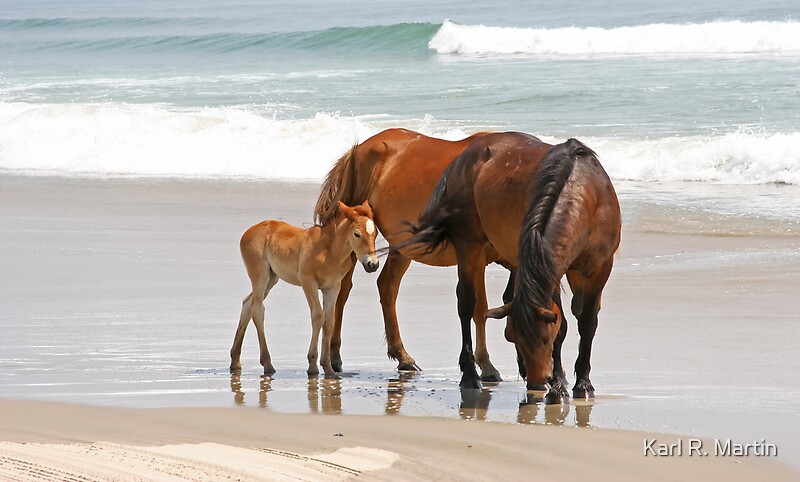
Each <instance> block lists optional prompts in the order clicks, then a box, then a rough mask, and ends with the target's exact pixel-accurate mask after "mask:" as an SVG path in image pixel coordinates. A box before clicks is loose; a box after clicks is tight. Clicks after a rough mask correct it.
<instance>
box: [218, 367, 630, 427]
mask: <svg viewBox="0 0 800 482" xmlns="http://www.w3.org/2000/svg"><path fill="white" fill-rule="evenodd" d="M230 380H231V393H232V395H233V401H234V403H235V404H237V405H245V406H260V407H263V408H267V409H269V410H272V411H275V412H280V413H325V414H349V415H405V416H435V417H448V418H462V419H466V420H489V421H496V422H505V423H522V424H547V425H568V426H579V427H591V426H592V420H591V417H592V410H593V408H594V406H595V405H596V404H598V403H600V404H602V403H603V400H604V399H606V398H608V399H609V400H610V399H612V398H614V397H603V396H599V397H598V399H596V400H572V399H566V400H563V401H561V402H559V403H547V402H546V401H545V396H544V395H545V394H544V392H537V391H529V390H526V389H525V385H524V382H521V381H510V382H501V383H491V384H490V383H486V384H484V387H483V388H482V389H480V390H474V389H465V390H461V389H459V388H458V381H457V380H455V379H451V378H447V377H441V376H436V375H431V374H428V373H426V372H401V373H399V374H398V373H396V372H395V373H390V372H387V373H369V372H351V373H344V374H343V376H342V378H341V379H325V378H321V377H311V378H308V377H307V376H306V374H305V373H304V372H291V373H286V372H284V373H283V374H282V375H281V376H279V377H275V378H270V377H260V376H257V375H241V374H232V375H231V377H230Z"/></svg>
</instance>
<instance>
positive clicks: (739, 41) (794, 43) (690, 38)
mask: <svg viewBox="0 0 800 482" xmlns="http://www.w3.org/2000/svg"><path fill="white" fill-rule="evenodd" d="M428 47H429V48H431V49H433V50H435V51H437V52H438V53H440V54H484V55H486V54H540V55H596V54H605V55H628V54H642V55H648V54H675V55H697V54H700V55H709V54H710V55H715V54H717V55H718V54H743V53H769V54H792V55H799V54H800V22H741V21H727V22H723V21H718V22H709V23H703V24H650V25H640V26H634V27H618V28H608V29H606V28H597V27H586V28H578V27H566V28H553V29H546V28H513V27H491V26H484V25H459V24H455V23H453V22H450V21H448V20H445V22H444V23H443V24H442V27H441V28H440V29H439V31H438V32H437V33H436V35H434V37H433V38H432V39H431V40H430V42H429V43H428Z"/></svg>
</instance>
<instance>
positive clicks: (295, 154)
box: [0, 104, 373, 179]
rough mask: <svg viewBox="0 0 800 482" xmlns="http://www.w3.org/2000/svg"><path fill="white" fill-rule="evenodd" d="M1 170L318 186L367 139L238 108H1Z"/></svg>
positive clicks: (362, 132)
mask: <svg viewBox="0 0 800 482" xmlns="http://www.w3.org/2000/svg"><path fill="white" fill-rule="evenodd" d="M0 126H2V128H0V168H3V169H8V170H25V171H31V170H32V171H44V172H56V173H61V174H79V173H81V174H82V173H89V174H129V175H143V176H178V177H187V176H188V177H208V176H210V177H217V176H221V177H239V176H244V177H258V178H267V179H320V178H322V177H323V176H324V175H325V173H326V172H327V170H328V169H329V168H330V165H331V164H332V163H333V162H334V161H335V160H336V159H337V158H338V157H339V155H341V153H342V152H344V151H346V150H347V148H348V147H349V146H350V145H352V143H353V142H354V141H358V140H363V139H365V138H366V137H368V136H369V135H371V134H372V133H373V130H372V128H371V127H370V126H369V125H367V124H366V123H364V122H362V121H360V120H359V119H356V118H346V117H341V116H338V115H333V114H322V113H320V114H317V115H316V116H314V117H313V118H310V119H302V120H277V119H275V118H273V117H270V116H268V115H261V114H259V113H258V112H254V111H252V110H248V109H244V108H201V109H193V110H185V111H180V110H174V109H170V108H167V107H164V106H159V105H152V104H150V105H130V104H59V105H33V104H0Z"/></svg>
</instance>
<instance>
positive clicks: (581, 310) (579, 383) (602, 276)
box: [567, 257, 614, 399]
mask: <svg viewBox="0 0 800 482" xmlns="http://www.w3.org/2000/svg"><path fill="white" fill-rule="evenodd" d="M613 261H614V258H613V257H612V258H609V260H608V261H606V263H605V265H603V267H602V268H601V269H600V271H598V272H597V274H595V275H594V276H593V277H591V278H589V279H586V278H584V277H582V276H580V275H579V274H577V273H575V272H567V279H568V280H569V284H570V287H572V290H573V300H572V312H573V314H574V315H575V317H576V318H577V319H578V333H579V334H580V337H581V341H580V344H579V345H578V359H577V360H576V361H575V386H574V387H573V388H572V396H573V397H574V398H584V399H587V398H594V386H592V382H591V380H590V379H589V372H590V371H591V368H592V367H591V363H590V359H591V357H592V341H593V340H594V334H595V332H596V331H597V313H598V312H599V311H600V298H601V295H602V293H603V288H604V287H605V284H606V281H608V277H609V275H610V274H611V266H612V264H613Z"/></svg>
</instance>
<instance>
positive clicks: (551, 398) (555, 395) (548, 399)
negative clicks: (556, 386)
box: [544, 390, 569, 405]
mask: <svg viewBox="0 0 800 482" xmlns="http://www.w3.org/2000/svg"><path fill="white" fill-rule="evenodd" d="M568 398H569V396H567V397H564V396H563V395H562V394H561V393H560V392H557V391H553V390H550V391H549V392H547V395H545V396H544V404H545V405H561V404H562V403H564V401H565V399H568Z"/></svg>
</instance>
